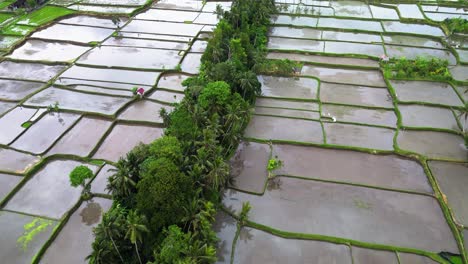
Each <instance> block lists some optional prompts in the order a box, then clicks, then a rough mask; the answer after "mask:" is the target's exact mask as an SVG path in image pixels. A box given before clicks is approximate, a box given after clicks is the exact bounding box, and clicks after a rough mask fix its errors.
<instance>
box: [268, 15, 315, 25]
mask: <svg viewBox="0 0 468 264" xmlns="http://www.w3.org/2000/svg"><path fill="white" fill-rule="evenodd" d="M271 22H272V24H277V25H292V26H300V27H316V25H317V18H315V17H303V16H299V17H298V16H288V15H278V16H274V17H272V19H271Z"/></svg>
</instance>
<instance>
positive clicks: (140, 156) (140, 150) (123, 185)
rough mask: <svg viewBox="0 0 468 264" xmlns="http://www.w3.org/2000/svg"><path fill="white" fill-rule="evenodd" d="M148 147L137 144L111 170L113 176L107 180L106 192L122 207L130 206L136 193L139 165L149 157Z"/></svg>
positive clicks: (139, 171)
mask: <svg viewBox="0 0 468 264" xmlns="http://www.w3.org/2000/svg"><path fill="white" fill-rule="evenodd" d="M149 153H150V152H149V146H147V145H144V144H139V145H137V146H136V147H135V148H133V149H132V150H131V151H130V152H128V153H127V155H126V157H125V158H120V159H119V161H118V162H117V164H116V169H111V170H110V171H113V172H114V174H113V175H111V176H110V177H109V178H108V182H107V190H108V191H109V192H111V193H112V196H113V198H114V199H115V200H117V201H118V202H119V203H120V204H122V205H125V206H127V205H131V204H132V203H133V200H134V195H135V192H136V185H137V183H138V181H139V180H140V173H141V164H142V163H143V162H144V161H145V160H146V159H147V157H148V156H149Z"/></svg>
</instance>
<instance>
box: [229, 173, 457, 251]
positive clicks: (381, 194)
mask: <svg viewBox="0 0 468 264" xmlns="http://www.w3.org/2000/svg"><path fill="white" fill-rule="evenodd" d="M280 181H281V183H280V185H279V188H278V189H273V190H270V191H267V192H266V193H265V195H263V196H256V195H249V194H245V193H241V192H236V191H228V192H227V195H226V197H225V198H224V200H223V202H224V204H225V205H226V206H227V207H230V206H231V209H233V210H236V211H239V210H240V207H241V204H242V202H244V201H247V200H249V201H250V204H251V205H252V210H251V211H250V217H249V220H251V221H254V222H257V223H261V224H263V225H267V226H270V227H273V228H276V229H280V230H285V231H290V232H298V233H308V234H321V235H329V236H335V237H344V238H350V239H356V240H360V241H366V242H371V243H380V244H389V245H395V246H406V247H410V246H411V247H416V248H420V249H424V250H428V251H433V252H439V251H442V250H448V251H451V252H458V248H457V245H456V242H455V240H454V238H453V235H452V233H451V231H450V228H449V226H448V225H447V223H446V220H445V218H444V215H443V213H442V210H441V209H440V206H439V204H438V202H437V200H436V199H434V198H432V197H427V196H421V195H412V194H406V193H400V192H391V191H383V190H376V189H370V188H363V187H355V186H349V185H342V184H334V183H323V182H315V181H305V180H301V179H292V178H283V177H282V178H281V179H280Z"/></svg>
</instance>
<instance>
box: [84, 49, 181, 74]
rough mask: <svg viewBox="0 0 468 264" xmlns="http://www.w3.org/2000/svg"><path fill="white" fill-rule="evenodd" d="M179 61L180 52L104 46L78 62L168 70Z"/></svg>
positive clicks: (87, 54) (90, 52)
mask: <svg viewBox="0 0 468 264" xmlns="http://www.w3.org/2000/svg"><path fill="white" fill-rule="evenodd" d="M129 57H131V58H132V60H131V61H129V60H128V58H129ZM179 60H180V56H179V55H178V51H171V50H160V49H147V48H131V47H107V46H104V47H100V48H95V49H93V50H91V51H89V52H88V53H86V54H85V55H83V56H82V57H81V58H80V59H79V60H78V63H81V64H87V65H95V66H108V67H126V68H133V69H152V70H158V69H159V70H162V69H166V70H168V69H173V68H175V66H176V65H177V64H178V63H179Z"/></svg>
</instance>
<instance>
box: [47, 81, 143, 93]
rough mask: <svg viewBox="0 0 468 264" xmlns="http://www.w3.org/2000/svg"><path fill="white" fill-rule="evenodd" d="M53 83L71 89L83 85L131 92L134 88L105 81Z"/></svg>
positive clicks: (131, 85) (126, 84)
mask: <svg viewBox="0 0 468 264" xmlns="http://www.w3.org/2000/svg"><path fill="white" fill-rule="evenodd" d="M55 83H56V84H60V85H65V86H68V88H71V89H76V86H77V85H78V86H79V85H85V86H96V87H101V88H108V89H118V90H124V91H131V90H132V88H133V87H135V84H129V83H115V82H107V81H104V82H101V81H88V80H80V79H71V78H60V79H58V80H57V81H56V82H55ZM136 86H138V87H142V88H144V89H145V90H149V89H151V86H148V85H141V84H138V85H136ZM77 90H79V89H77Z"/></svg>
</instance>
